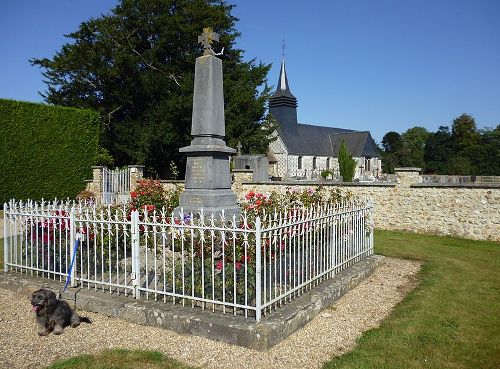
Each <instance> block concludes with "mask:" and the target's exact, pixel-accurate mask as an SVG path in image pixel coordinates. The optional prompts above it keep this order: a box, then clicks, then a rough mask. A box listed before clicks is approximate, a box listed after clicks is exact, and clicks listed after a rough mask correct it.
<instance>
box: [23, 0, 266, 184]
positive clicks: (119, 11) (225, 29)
mask: <svg viewBox="0 0 500 369" xmlns="http://www.w3.org/2000/svg"><path fill="white" fill-rule="evenodd" d="M232 8H233V6H232V5H228V4H227V3H226V1H224V0H220V1H214V0H155V1H153V0H121V1H120V2H119V3H118V5H117V6H116V7H115V8H114V9H112V10H111V12H110V14H109V15H102V16H101V17H99V18H93V19H90V20H88V21H86V22H83V23H81V24H80V26H79V28H78V30H76V31H75V32H72V33H70V34H69V35H67V37H68V38H69V39H70V42H68V43H67V44H65V45H63V46H62V48H61V50H59V51H58V52H57V53H56V54H55V55H54V56H53V57H52V58H41V59H37V58H35V59H31V60H30V61H31V63H32V65H35V66H38V67H40V68H43V69H44V72H43V75H44V77H45V83H46V84H47V91H46V92H45V93H43V94H42V96H43V97H44V98H45V100H46V101H47V102H48V103H50V104H56V105H64V106H73V107H82V108H92V109H94V110H97V111H99V112H100V113H101V117H102V125H101V126H102V131H101V142H102V145H103V146H104V147H105V148H106V149H107V150H108V151H109V152H110V153H111V155H112V156H113V157H114V159H115V164H116V165H118V166H121V165H124V164H130V163H139V164H145V165H146V170H149V172H150V173H149V174H151V173H157V174H158V175H160V176H163V177H165V176H166V175H167V173H168V171H169V169H168V168H169V164H170V162H171V161H172V160H173V161H174V162H176V163H177V164H180V166H181V169H182V166H183V160H184V157H183V155H181V154H180V153H179V152H178V150H179V148H180V147H182V146H186V145H188V144H189V141H190V134H189V133H190V128H191V111H192V94H193V81H194V63H195V59H196V57H198V56H200V55H202V46H201V45H199V44H197V37H198V35H199V34H200V33H201V32H202V29H203V28H204V27H207V26H212V27H213V28H214V30H215V31H216V32H217V33H219V35H220V43H217V44H215V45H214V48H215V49H216V51H220V50H222V49H223V48H224V53H223V55H221V56H220V57H221V58H222V59H223V62H224V66H223V70H224V98H225V109H226V135H227V142H228V144H229V145H233V146H234V145H235V144H236V143H237V142H238V141H241V142H242V144H243V148H244V150H247V151H248V152H266V151H267V147H268V143H269V138H268V137H269V136H268V135H267V131H266V130H265V129H262V123H263V121H264V120H265V115H264V114H265V101H266V100H267V98H268V96H269V92H270V91H269V88H268V87H267V85H266V76H267V73H268V71H269V68H270V66H269V65H264V64H262V63H258V64H256V62H255V60H250V61H243V51H242V50H239V49H237V48H235V40H236V38H237V37H238V36H239V33H238V32H237V31H236V29H235V28H234V27H235V22H236V21H237V19H236V18H235V17H234V16H233V15H232V14H231V10H232Z"/></svg>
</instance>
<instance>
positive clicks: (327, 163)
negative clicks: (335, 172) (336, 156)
mask: <svg viewBox="0 0 500 369" xmlns="http://www.w3.org/2000/svg"><path fill="white" fill-rule="evenodd" d="M326 169H330V158H326Z"/></svg>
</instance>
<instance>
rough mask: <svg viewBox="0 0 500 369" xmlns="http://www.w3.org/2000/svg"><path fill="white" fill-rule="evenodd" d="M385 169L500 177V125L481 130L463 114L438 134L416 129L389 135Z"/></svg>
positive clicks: (386, 142) (385, 149)
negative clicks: (408, 167)
mask: <svg viewBox="0 0 500 369" xmlns="http://www.w3.org/2000/svg"><path fill="white" fill-rule="evenodd" d="M382 146H383V148H384V151H383V152H382V165H383V168H384V171H385V172H386V173H392V172H393V171H394V167H398V166H401V167H405V166H416V167H420V168H422V169H423V170H424V172H425V173H430V174H450V175H500V125H498V126H497V127H496V128H495V129H490V128H487V129H484V130H478V129H477V128H476V123H475V121H474V118H472V117H471V116H470V115H467V114H462V115H461V116H459V117H457V118H456V119H454V120H453V122H452V125H451V130H450V127H448V126H440V127H439V129H438V130H437V131H436V132H427V130H426V129H425V128H422V127H413V128H410V129H409V130H407V131H406V132H405V133H403V134H402V135H399V134H398V133H396V132H388V133H387V134H386V135H385V136H384V138H383V140H382Z"/></svg>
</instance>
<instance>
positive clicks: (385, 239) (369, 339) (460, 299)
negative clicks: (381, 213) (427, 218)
mask: <svg viewBox="0 0 500 369" xmlns="http://www.w3.org/2000/svg"><path fill="white" fill-rule="evenodd" d="M375 237H376V238H375V245H376V253H378V254H382V255H387V256H394V257H398V258H409V259H418V260H423V261H424V266H423V269H422V271H421V273H420V284H419V286H418V287H417V288H416V289H415V290H414V291H412V292H411V293H410V294H409V295H408V296H407V297H406V298H405V299H404V300H403V301H402V302H401V303H400V304H399V305H398V306H397V307H396V309H395V310H394V312H393V313H392V314H391V315H390V317H389V318H388V319H386V320H385V321H384V322H383V324H382V326H381V327H380V328H378V329H374V330H371V331H368V332H366V333H365V334H364V335H363V336H362V337H361V339H360V340H359V341H358V346H357V347H356V349H355V350H354V351H352V352H350V353H348V354H346V355H343V356H341V357H339V358H334V359H333V360H332V361H330V362H329V363H326V364H325V366H324V368H349V369H352V368H454V369H456V368H474V369H476V368H500V351H499V350H500V319H499V317H500V295H499V288H500V243H498V242H480V241H470V240H463V239H457V238H451V237H437V236H424V235H416V234H412V233H402V232H389V231H377V232H376V234H375Z"/></svg>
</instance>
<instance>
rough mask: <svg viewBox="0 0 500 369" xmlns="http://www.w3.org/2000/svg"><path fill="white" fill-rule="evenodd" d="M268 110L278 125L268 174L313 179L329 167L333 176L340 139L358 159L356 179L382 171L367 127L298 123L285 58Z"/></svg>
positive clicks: (288, 177) (369, 177)
mask: <svg viewBox="0 0 500 369" xmlns="http://www.w3.org/2000/svg"><path fill="white" fill-rule="evenodd" d="M269 113H270V114H271V115H272V116H273V117H274V119H276V121H277V122H278V125H279V126H278V128H277V131H276V135H277V139H276V140H275V141H274V142H272V143H271V144H270V146H269V154H268V158H269V165H270V168H269V169H270V174H271V176H273V177H279V178H281V179H316V178H319V176H320V174H321V172H322V171H324V170H330V171H331V172H332V173H333V175H334V177H336V176H338V174H339V166H338V153H339V148H340V145H341V143H342V141H344V142H345V143H346V145H347V148H348V149H349V152H350V153H351V154H352V156H353V158H354V159H355V160H356V162H357V166H356V167H357V168H356V173H355V175H354V178H355V180H374V179H375V178H377V177H378V176H379V175H380V174H381V172H382V171H381V158H380V155H379V154H378V151H377V145H376V144H375V141H374V140H373V138H372V137H371V135H370V132H369V131H354V130H350V129H344V128H333V127H323V126H315V125H309V124H302V123H298V121H297V98H296V97H295V96H294V95H293V94H292V92H291V91H290V88H289V86H288V78H287V75H286V70H285V60H284V58H283V60H282V62H281V70H280V76H279V81H278V86H277V88H276V92H275V93H274V94H273V95H272V96H271V98H270V99H269Z"/></svg>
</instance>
